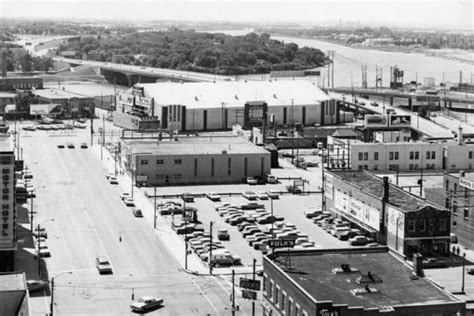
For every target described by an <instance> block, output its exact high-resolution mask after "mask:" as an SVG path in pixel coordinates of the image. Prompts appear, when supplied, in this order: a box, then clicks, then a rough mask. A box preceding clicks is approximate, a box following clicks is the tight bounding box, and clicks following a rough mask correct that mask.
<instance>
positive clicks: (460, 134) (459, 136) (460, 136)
mask: <svg viewBox="0 0 474 316" xmlns="http://www.w3.org/2000/svg"><path fill="white" fill-rule="evenodd" d="M462 138H463V135H462V126H461V125H459V127H458V145H462Z"/></svg>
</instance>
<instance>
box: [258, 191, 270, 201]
mask: <svg viewBox="0 0 474 316" xmlns="http://www.w3.org/2000/svg"><path fill="white" fill-rule="evenodd" d="M256 194H257V197H258V198H259V199H260V200H268V194H267V192H264V191H259V192H257V193H256Z"/></svg>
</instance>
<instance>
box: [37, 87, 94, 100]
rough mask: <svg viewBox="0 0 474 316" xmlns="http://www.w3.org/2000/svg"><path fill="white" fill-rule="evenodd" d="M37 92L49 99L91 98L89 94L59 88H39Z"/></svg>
mask: <svg viewBox="0 0 474 316" xmlns="http://www.w3.org/2000/svg"><path fill="white" fill-rule="evenodd" d="M35 94H36V95H38V96H40V97H42V98H47V99H72V98H90V97H88V96H85V95H82V94H79V93H74V92H70V91H65V90H59V89H37V90H36V91H35Z"/></svg>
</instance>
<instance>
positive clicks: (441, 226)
mask: <svg viewBox="0 0 474 316" xmlns="http://www.w3.org/2000/svg"><path fill="white" fill-rule="evenodd" d="M447 224H448V221H447V220H446V218H441V219H440V220H439V230H440V231H442V232H444V231H446V229H447V228H448V227H447Z"/></svg>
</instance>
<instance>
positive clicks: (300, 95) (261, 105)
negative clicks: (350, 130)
mask: <svg viewBox="0 0 474 316" xmlns="http://www.w3.org/2000/svg"><path fill="white" fill-rule="evenodd" d="M117 112H118V113H129V114H137V115H140V114H145V115H149V116H155V117H157V118H158V119H159V120H160V122H161V128H162V129H171V130H178V131H203V130H224V129H230V128H232V126H233V125H236V124H238V125H241V126H243V127H245V128H250V127H253V126H262V123H263V121H264V120H266V122H267V124H268V125H270V124H275V125H290V126H291V125H294V124H302V125H313V124H320V125H325V124H336V123H338V109H337V104H336V102H335V100H333V99H331V98H330V97H329V96H328V95H327V94H326V93H325V92H323V91H322V90H321V89H319V88H318V87H317V86H316V85H314V84H312V83H311V82H309V81H304V80H295V81H289V80H272V81H237V82H215V83H214V82H199V83H176V82H161V83H150V84H143V83H140V84H136V85H135V86H134V87H132V88H131V89H130V90H128V91H126V92H124V93H122V94H120V95H119V96H118V98H117Z"/></svg>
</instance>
